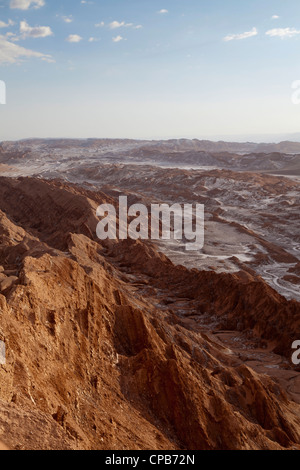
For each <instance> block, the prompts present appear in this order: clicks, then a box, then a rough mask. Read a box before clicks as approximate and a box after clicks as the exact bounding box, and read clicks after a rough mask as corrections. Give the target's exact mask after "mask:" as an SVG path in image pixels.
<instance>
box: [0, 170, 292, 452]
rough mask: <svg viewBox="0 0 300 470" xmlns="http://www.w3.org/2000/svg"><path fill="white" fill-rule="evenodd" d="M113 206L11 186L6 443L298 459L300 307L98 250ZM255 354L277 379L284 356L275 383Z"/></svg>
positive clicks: (146, 254) (3, 246)
mask: <svg viewBox="0 0 300 470" xmlns="http://www.w3.org/2000/svg"><path fill="white" fill-rule="evenodd" d="M103 202H112V201H111V200H110V198H109V196H107V195H105V194H104V193H99V192H98V193H97V192H92V191H88V190H84V189H82V188H80V187H77V186H74V185H68V184H65V183H61V182H59V181H44V180H40V179H34V178H20V179H9V178H1V181H0V340H1V341H4V342H5V345H6V354H7V357H6V364H5V365H2V366H0V439H1V440H2V441H3V442H5V443H6V444H7V445H8V446H9V447H10V448H16V449H281V448H299V449H300V405H299V400H297V397H298V396H299V386H300V381H299V376H300V374H299V373H298V372H297V371H296V370H293V369H292V365H291V364H289V362H288V360H287V359H284V357H283V356H285V357H286V358H288V357H289V354H290V347H291V343H292V341H293V340H294V339H299V338H297V332H298V331H299V318H300V310H299V303H297V302H296V301H287V300H286V299H284V298H283V297H281V296H280V295H279V294H277V293H276V292H275V291H273V290H272V289H271V288H270V287H269V286H267V285H266V284H265V283H264V281H263V280H262V279H261V278H259V277H257V276H255V275H253V274H251V273H246V272H240V273H236V274H217V273H214V272H205V271H203V272H200V271H198V270H196V269H192V270H189V269H187V268H184V267H180V266H175V265H173V264H172V262H171V261H170V260H169V259H168V258H167V257H166V256H164V255H162V254H159V253H158V252H157V249H156V248H155V246H153V245H152V244H151V243H146V242H141V241H137V242H133V241H125V242H122V243H118V242H110V243H99V241H97V240H96V231H95V229H96V225H97V222H98V220H97V219H96V217H95V214H96V207H97V206H98V205H99V203H103ZM224 329H226V330H231V331H232V332H235V334H236V335H238V336H237V338H239V339H241V340H242V341H244V345H245V348H244V349H243V348H241V350H242V349H243V354H242V353H241V350H240V349H239V348H238V347H236V348H235V347H234V342H233V343H231V344H230V345H229V344H228V343H227V342H226V341H223V339H222V332H224ZM232 344H233V346H232ZM247 346H249V347H250V346H251V348H252V349H251V354H254V353H253V352H252V351H255V354H256V353H257V354H261V355H264V358H265V359H264V360H265V361H266V365H268V364H270V363H271V364H273V362H272V361H274V360H275V356H276V354H275V353H277V354H278V353H280V354H282V357H281V356H278V355H277V356H276V357H277V358H279V357H281V359H280V361H281V366H280V367H279V368H278V370H277V369H276V368H275V372H276V374H277V375H276V374H272V373H271V372H272V368H270V369H265V370H263V371H261V370H260V368H259V367H258V365H257V364H256V363H254V361H253V360H251V357H252V356H251V355H248V356H247V354H248V352H247V351H248V350H247ZM250 356H251V357H250ZM268 361H269V363H268ZM280 361H279V362H280ZM260 367H261V364H260ZM267 370H269V371H270V373H266V371H267ZM291 380H292V382H291ZM287 384H289V386H290V385H291V384H292V386H293V390H291V389H289V386H288V385H287ZM297 387H298V388H297ZM297 401H298V402H297Z"/></svg>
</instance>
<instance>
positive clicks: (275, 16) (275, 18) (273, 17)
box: [271, 15, 280, 20]
mask: <svg viewBox="0 0 300 470" xmlns="http://www.w3.org/2000/svg"><path fill="white" fill-rule="evenodd" d="M279 18H280V17H279V16H278V15H273V16H272V18H271V19H272V20H279Z"/></svg>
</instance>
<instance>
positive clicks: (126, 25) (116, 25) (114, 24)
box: [109, 21, 133, 29]
mask: <svg viewBox="0 0 300 470" xmlns="http://www.w3.org/2000/svg"><path fill="white" fill-rule="evenodd" d="M132 26H133V23H125V21H121V22H119V21H112V22H111V23H109V27H110V29H118V28H130V27H132Z"/></svg>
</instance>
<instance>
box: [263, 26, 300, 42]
mask: <svg viewBox="0 0 300 470" xmlns="http://www.w3.org/2000/svg"><path fill="white" fill-rule="evenodd" d="M299 34H300V30H298V29H295V28H275V29H270V30H269V31H267V32H266V35H267V36H270V37H279V38H282V39H284V38H293V37H295V36H298V35H299Z"/></svg>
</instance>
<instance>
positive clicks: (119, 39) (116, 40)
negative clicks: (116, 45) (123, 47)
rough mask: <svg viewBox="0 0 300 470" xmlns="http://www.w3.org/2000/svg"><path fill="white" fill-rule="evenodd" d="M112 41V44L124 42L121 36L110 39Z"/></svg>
mask: <svg viewBox="0 0 300 470" xmlns="http://www.w3.org/2000/svg"><path fill="white" fill-rule="evenodd" d="M112 40H113V42H121V41H125V39H124V38H123V37H122V36H116V37H114V38H112Z"/></svg>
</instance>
